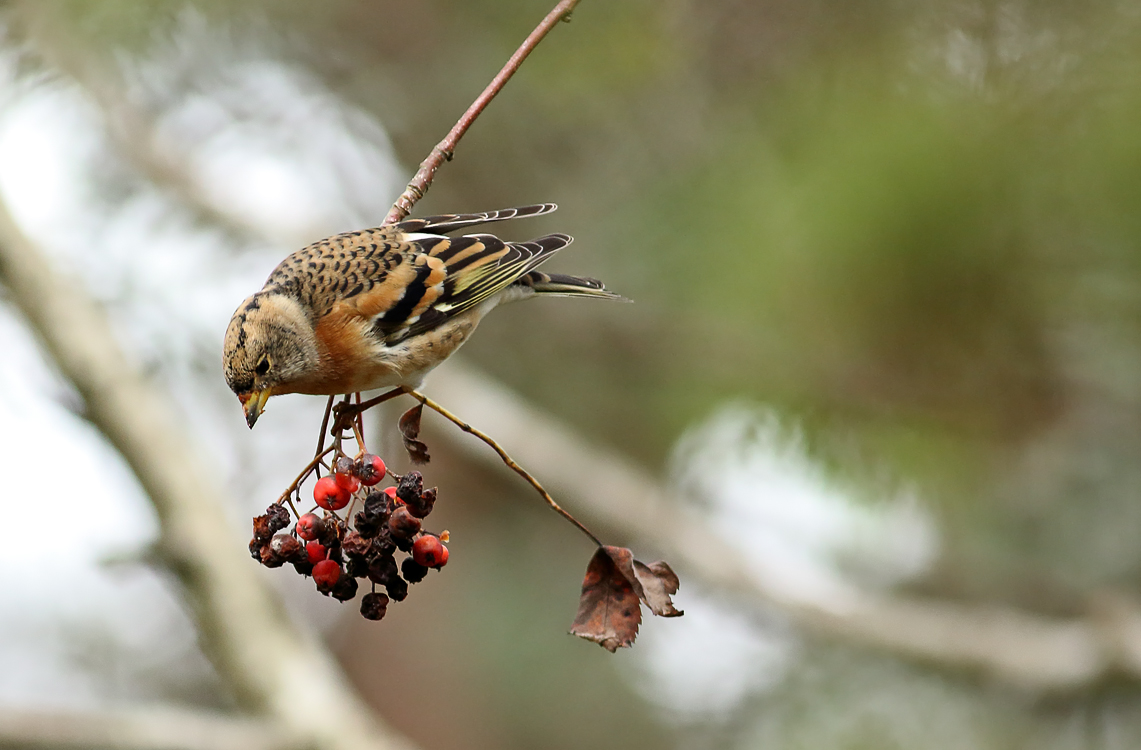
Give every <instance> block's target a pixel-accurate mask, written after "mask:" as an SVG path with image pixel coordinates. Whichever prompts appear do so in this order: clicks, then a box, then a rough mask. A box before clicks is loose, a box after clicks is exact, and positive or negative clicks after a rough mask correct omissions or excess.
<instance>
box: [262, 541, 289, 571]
mask: <svg viewBox="0 0 1141 750" xmlns="http://www.w3.org/2000/svg"><path fill="white" fill-rule="evenodd" d="M258 556H259V558H258V559H260V560H261V564H262V565H264V566H266V567H267V568H280V567H281V566H282V565H284V564H285V560H282V559H281V558H280V557H278V556H277V555H276V554H274V551H273V547H272V546H271V545H269V544H268V543H267V544H263V545H262V546H261V549H260V550H259V551H258Z"/></svg>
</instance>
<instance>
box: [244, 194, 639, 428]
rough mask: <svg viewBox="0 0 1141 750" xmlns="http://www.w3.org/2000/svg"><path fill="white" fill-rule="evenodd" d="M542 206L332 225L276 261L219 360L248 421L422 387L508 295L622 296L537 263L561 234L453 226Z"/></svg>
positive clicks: (562, 241) (564, 238) (560, 241)
mask: <svg viewBox="0 0 1141 750" xmlns="http://www.w3.org/2000/svg"><path fill="white" fill-rule="evenodd" d="M555 208H556V206H555V205H554V204H553V203H543V204H540V205H535V206H524V207H522V208H509V209H505V210H502V211H488V212H486V213H477V214H448V215H444V216H429V217H425V218H422V219H409V220H406V221H402V222H400V223H398V224H392V225H388V226H383V227H378V228H376V229H366V230H363V231H360V232H349V233H347V234H339V235H336V236H335V237H330V238H328V239H324V240H321V241H320V242H315V243H313V244H312V245H309V246H308V247H306V248H303V249H301V250H298V251H297V252H295V253H293V254H292V255H290V256H289V257H288V258H286V259H285V260H283V261H282V262H281V264H280V265H278V267H277V268H276V269H274V271H273V273H271V274H270V276H269V279H268V280H267V281H266V283H265V286H264V287H263V288H262V290H261V291H260V292H258V293H257V294H254V295H253V296H252V297H249V298H248V299H246V300H245V301H244V302H242V304H241V305H240V306H239V307H238V309H237V311H236V312H235V313H234V317H233V318H231V320H230V325H229V328H227V330H226V340H225V344H224V347H223V355H222V356H223V365H224V367H225V374H226V383H227V384H228V385H229V386H230V390H232V391H233V392H234V393H235V394H237V396H238V399H239V400H240V401H241V402H242V407H243V409H244V410H245V414H246V424H248V425H249V426H250V427H251V428H252V427H253V426H254V423H255V422H257V419H258V417H259V416H260V415H261V413H262V410H263V409H264V408H265V404H266V400H267V399H268V398H269V397H270V396H275V395H279V394H283V393H308V394H314V395H335V394H341V393H355V392H358V391H367V390H372V389H374V388H384V387H394V386H405V387H409V388H418V387H419V386H420V384H421V382H422V381H423V379H424V376H425V375H427V374H428V372H430V371H431V370H432V368H434V367H436V366H437V365H439V364H440V363H441V362H443V361H444V360H445V359H447V358H448V357H449V356H451V355H452V354H453V353H454V352H455V351H456V350H457V349H459V347H460V346H461V345H462V344H463V343H464V342H465V341H466V340H467V338H468V337H469V336H470V335H471V333H472V331H474V330H475V327H476V326H477V325H478V324H479V321H480V320H481V319H482V318H483V316H484V315H486V314H487V313H488V312H489V311H490V310H491V309H492V308H494V307H496V306H497V305H500V304H502V303H504V302H511V301H514V300H520V299H526V298H527V297H532V296H535V295H546V296H551V297H601V298H605V299H622V297H619V296H618V295H616V294H613V293H611V292H609V291H607V290H606V288H605V287H604V286H603V284H602V282H600V281H597V280H595V279H588V278H582V277H579V276H566V275H562V274H546V273H542V272H540V271H536V270H535V269H536V268H537V267H538V266H539V265H540V264H542V263H543V262H544V261H546V260H547V259H549V258H550V257H551V256H552V255H554V254H555V253H556V252H558V251H559V250H561V249H562V248H564V247H566V246H567V245H569V244H570V243H571V241H572V238H571V237H570V236H569V235H566V234H548V235H546V236H544V237H539V238H538V239H534V240H531V241H530V242H504V241H503V240H501V239H499V238H498V237H495V236H492V235H490V234H467V235H463V236H460V237H448V236H446V235H447V234H448V233H449V232H453V231H455V230H457V229H463V228H466V227H472V226H476V225H478V224H485V223H489V222H495V221H504V220H506V219H516V218H521V217H525V216H542V215H543V214H548V213H550V212H552V211H554V210H555Z"/></svg>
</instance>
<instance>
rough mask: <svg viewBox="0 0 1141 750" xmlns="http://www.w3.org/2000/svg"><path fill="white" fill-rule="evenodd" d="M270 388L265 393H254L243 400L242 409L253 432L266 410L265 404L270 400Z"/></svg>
mask: <svg viewBox="0 0 1141 750" xmlns="http://www.w3.org/2000/svg"><path fill="white" fill-rule="evenodd" d="M270 391H271V389H270V388H266V389H265V390H264V391H253V392H252V393H250V394H249V395H248V396H245V397H243V398H242V409H244V410H245V412H246V424H247V425H248V426H249V428H250V429H251V430H252V429H253V428H254V423H255V422H257V421H258V417H260V416H261V413H262V410H263V409H265V402H266V401H268V400H269V397H270Z"/></svg>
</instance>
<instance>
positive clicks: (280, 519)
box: [254, 503, 289, 543]
mask: <svg viewBox="0 0 1141 750" xmlns="http://www.w3.org/2000/svg"><path fill="white" fill-rule="evenodd" d="M288 525H289V511H288V510H286V509H285V506H284V505H278V504H277V503H274V504H273V505H271V506H269V507H268V508H266V509H265V514H264V515H261V516H255V517H254V539H257V540H259V541H261V542H263V543H264V542H268V541H269V539H270V537H272V536H273V535H274V534H276V533H277V532H279V531H281V530H282V529H284V528H285V527H286V526H288Z"/></svg>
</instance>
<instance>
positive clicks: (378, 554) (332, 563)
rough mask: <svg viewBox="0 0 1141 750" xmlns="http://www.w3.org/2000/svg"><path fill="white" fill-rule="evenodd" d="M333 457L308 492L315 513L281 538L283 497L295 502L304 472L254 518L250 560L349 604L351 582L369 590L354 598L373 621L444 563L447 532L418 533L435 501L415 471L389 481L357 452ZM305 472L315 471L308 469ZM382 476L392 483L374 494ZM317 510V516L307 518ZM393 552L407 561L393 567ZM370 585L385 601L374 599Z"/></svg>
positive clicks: (377, 462) (286, 514)
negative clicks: (287, 570)
mask: <svg viewBox="0 0 1141 750" xmlns="http://www.w3.org/2000/svg"><path fill="white" fill-rule="evenodd" d="M334 455H335V456H336V458H335V459H334V460H333V462H332V464H333V465H332V468H333V473H332V474H329V475H327V476H324V477H320V478H319V479H318V480H317V481H316V483H315V484H314V487H313V500H314V502H315V503H316V504H317V506H318V507H317V508H314V509H313V511H310V512H308V513H304V514H300V515H299V516H298V518H297V521H296V522H295V523H293V529H292V530H291V531H288V532H287V531H285V529H286V528H287V527H288V526H289V525H290V523H291V522H292V516H291V514H290V508H293V509H294V512H295V513H296V507H295V506H294V504H293V502H292V499H291V496H293V495H297V492H298V491H297V486H298V485H300V483H301V481H303V480H304V477H305V476H307V474H308V471H307V472H305V473H303V474H302V478H301V479H300V480H299V481H298V482H297V483H295V485H294V487H292V488H291V489H290V491H289V492H287V493H286V495H285V496H283V497H282V499H281V500H279V501H278V502H276V503H274V504H273V505H271V506H269V508H267V509H266V512H265V514H264V515H261V516H257V517H255V518H254V538H253V539H252V540H251V541H250V554H251V555H252V556H253V558H254V559H255V560H258V561H259V562H260V563H261V564H262V565H265V566H266V567H267V568H278V567H281V566H282V565H285V564H286V563H290V564H292V565H293V568H294V569H295V570H296V571H297V572H298V573H300V574H301V575H306V576H312V577H313V582H314V583H315V584H316V585H317V590H318V591H320V592H321V593H322V594H325V595H326V596H331V597H333V598H334V599H337V600H339V601H342V602H345V601H349V600H350V599H353V598H355V597H356V595H357V591H358V588H359V586H358V583H357V581H358V579H359V580H361V581H367V582H368V584H369V585H370V587H371V591H370V592H369V593H367V594H365V595H364V596H363V597H362V598H361V614H362V615H363V616H364V617H366V618H368V619H370V620H379V619H381V618H382V617H384V614H385V612H386V610H387V608H388V602H389V601H390V600H395V601H398V602H399V601H403V600H404V598H405V597H406V596H408V584H410V583H419V582H420V581H422V580H424V576H426V575H427V574H428V570H429V569H430V568H435V569H437V570H439V569H440V568H442V567H443V566H444V565H446V564H447V562H448V548H447V547H445V546H444V542H446V541H448V533H447V532H446V531H445V532H444V533H443V534H440V535H436V534H433V533H431V532H428V531H425V530H423V529H422V528H421V524H422V522H423V519H425V518H427V516H428V514H429V513H431V512H432V507H433V505H434V504H435V502H436V489H435V488H434V487H432V488H429V489H425V488H424V480H423V477H421V476H420V472H418V471H412V472H409V473H408V474H405V475H403V476H399V475H396V474H391V473H390V472H389V471H388V470H387V468H386V467H385V465H384V461H383V460H381V458H380V457H379V456H375V455H372V454H369V453H364V452H362V453H361V454H360V455H359V456H358V457H357V458H356V459H352V458H349V457H347V456H344V455H341V454H340V451H339V450H336V452H335V454H334ZM312 469H313V471H316V464H314V465H312ZM385 476H392V477H393V479H394V480H396V484H395V485H394V486H391V487H386V488H384V489H382V490H381V489H376V485H378V484H380V483H381V481H382V480H384V478H385ZM298 498H299V495H298ZM286 501H288V502H289V506H288V507H287V506H286V505H285V502H286ZM358 506H359V508H360V510H356V509H357V507H358ZM318 509H320V510H321V511H322V512H321V515H318V514H317V513H316V512H314V511H316V510H318ZM354 510H356V512H355V513H354V512H353V511H354ZM339 511H344V513H343V515H341V514H339ZM398 551H399V552H403V553H405V554H407V555H408V556H407V557H405V558H404V560H403V561H402V562H401V563H400V564H399V565H397V562H396V553H397V552H398ZM377 586H383V587H384V589H385V591H387V594H382V593H378V592H377V590H376V588H377Z"/></svg>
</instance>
